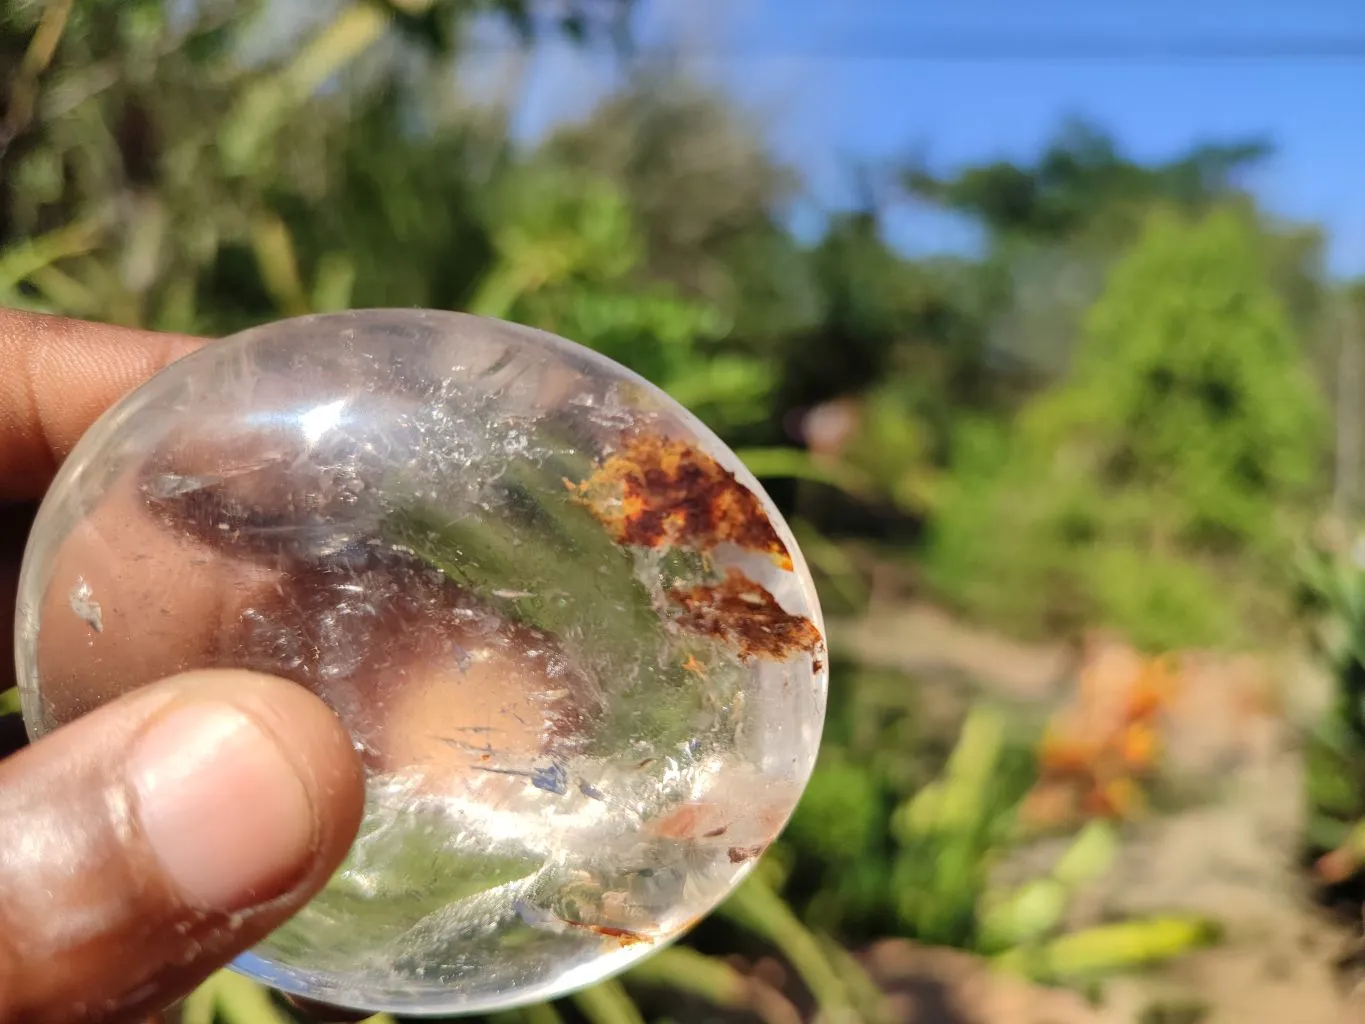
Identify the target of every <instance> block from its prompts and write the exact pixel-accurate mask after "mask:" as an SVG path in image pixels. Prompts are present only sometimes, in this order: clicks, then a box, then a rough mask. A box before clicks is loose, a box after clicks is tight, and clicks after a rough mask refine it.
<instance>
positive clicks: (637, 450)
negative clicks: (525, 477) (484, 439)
mask: <svg viewBox="0 0 1365 1024" xmlns="http://www.w3.org/2000/svg"><path fill="white" fill-rule="evenodd" d="M569 486H570V487H571V488H572V489H573V490H574V491H575V493H577V494H578V495H579V496H580V497H581V498H582V500H583V501H584V502H585V503H586V504H587V505H588V507H589V508H591V509H592V511H593V514H594V515H595V516H597V518H598V519H599V520H600V521H601V522H602V524H603V525H604V526H606V527H607V528H608V529H609V530H610V531H611V532H612V535H613V536H614V537H615V538H616V541H617V543H619V544H627V545H630V546H632V547H645V548H666V547H680V548H690V549H692V550H694V551H713V550H714V549H716V548H717V547H719V546H720V545H722V544H734V545H736V546H738V547H741V548H744V549H746V550H749V551H760V552H763V553H764V554H766V555H768V556H769V557H771V558H772V560H773V561H774V562H775V563H777V565H779V566H780V567H782V568H783V569H787V570H790V569H791V568H792V560H791V555H790V553H789V552H788V551H787V547H786V545H785V544H783V543H782V539H781V538H780V537H778V535H777V531H776V530H775V529H773V524H772V522H771V521H770V520H769V519H768V516H767V513H766V512H764V510H763V505H762V502H760V501H759V498H758V495H756V494H755V493H754V492H753V491H751V490H749V489H748V488H747V487H745V486H744V485H743V484H741V483H740V482H739V481H738V480H737V479H736V478H735V475H734V474H733V473H731V472H730V471H729V470H728V469H726V468H725V467H723V466H721V465H720V463H718V462H716V461H715V460H714V459H712V458H711V457H710V456H709V455H707V454H706V453H705V452H703V451H701V450H700V449H698V448H695V447H693V446H692V445H689V444H686V443H684V442H682V441H677V440H673V439H671V438H665V437H660V436H658V435H654V434H640V435H637V436H635V437H632V438H630V439H629V440H628V441H627V442H626V444H625V446H624V447H623V448H622V449H621V450H620V451H618V452H616V453H615V454H614V455H612V456H610V457H609V458H608V459H607V460H606V461H605V462H603V463H602V465H601V467H600V468H599V469H598V470H597V471H596V472H595V473H593V475H592V476H590V477H589V478H588V479H587V480H585V481H584V482H583V483H581V484H573V483H570V484H569Z"/></svg>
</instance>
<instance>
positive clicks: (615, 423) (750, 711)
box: [17, 310, 826, 1014]
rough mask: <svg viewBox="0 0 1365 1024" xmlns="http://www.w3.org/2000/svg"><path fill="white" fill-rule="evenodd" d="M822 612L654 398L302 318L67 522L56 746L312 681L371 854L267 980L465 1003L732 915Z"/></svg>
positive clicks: (560, 983)
mask: <svg viewBox="0 0 1365 1024" xmlns="http://www.w3.org/2000/svg"><path fill="white" fill-rule="evenodd" d="M822 630H823V625H822V623H821V619H820V612H819V608H818V606H817V603H816V597H815V593H814V590H813V587H812V584H811V580H810V576H809V573H808V572H807V570H806V568H805V566H804V564H803V562H802V559H801V555H800V552H799V551H798V550H797V548H796V546H795V544H794V542H793V540H792V537H791V535H790V533H789V531H788V529H787V527H786V525H785V524H784V523H783V521H782V519H781V517H780V516H779V514H778V513H777V511H776V510H775V509H774V507H773V505H772V503H771V501H770V500H769V499H768V498H767V497H766V496H765V495H764V494H763V492H762V490H761V489H760V487H759V485H758V483H757V482H756V481H755V480H754V479H753V478H752V476H751V475H750V474H749V473H748V472H747V471H746V470H745V469H744V468H743V466H742V465H740V463H739V462H738V460H737V459H736V458H735V456H734V455H733V453H731V452H730V451H729V450H728V449H727V448H726V447H725V446H724V445H723V444H722V443H721V442H720V441H719V440H718V439H717V438H716V437H715V436H714V435H713V434H712V433H711V432H710V431H708V430H707V429H706V428H705V427H704V426H703V425H702V424H701V423H700V422H698V421H697V420H696V419H695V418H694V417H692V416H691V415H690V414H689V413H688V412H686V411H685V410H684V409H682V408H681V407H680V406H679V405H678V404H677V403H675V402H674V401H672V400H671V399H670V398H668V397H667V396H666V395H664V394H663V393H662V392H661V391H659V390H658V389H656V388H654V387H653V386H652V385H650V384H648V383H647V382H645V381H644V380H642V379H640V378H639V377H637V376H635V375H633V374H632V373H630V372H629V371H627V370H625V369H623V368H622V367H620V366H618V365H616V364H615V363H613V362H611V361H609V360H607V359H604V358H602V357H600V356H598V355H595V354H594V353H592V352H590V351H588V350H587V349H584V348H582V347H580V346H578V345H575V344H572V343H570V342H567V341H564V340H563V339H560V338H557V337H554V336H552V335H548V334H544V333H541V332H537V331H532V330H528V329H526V328H522V327H518V326H514V325H511V324H506V323H501V322H498V321H492V320H484V319H479V318H475V317H471V316H464V315H458V314H453V313H438V312H429V311H414V310H404V311H397V310H393V311H387V310H379V311H363V312H355V313H346V314H339V315H329V316H317V317H305V318H302V319H296V320H286V321H283V322H280V323H275V324H271V325H268V326H265V327H261V328H257V329H255V330H250V331H247V332H245V333H242V334H239V335H236V336H234V337H231V338H228V339H226V340H223V341H218V342H213V343H210V344H208V345H207V346H205V347H204V348H202V349H201V350H199V351H197V352H195V353H194V354H192V355H190V356H188V357H187V358H185V359H183V360H181V361H179V362H177V363H175V364H174V365H173V366H171V367H170V368H168V369H167V370H165V371H163V372H162V373H160V374H159V375H157V376H156V377H155V378H154V379H153V380H151V381H150V382H149V383H147V384H146V385H144V386H143V387H142V388H140V389H139V390H138V391H136V392H135V393H133V394H132V395H131V396H129V397H128V398H127V399H125V400H124V401H123V402H122V403H121V404H119V405H118V406H117V407H116V408H114V409H113V410H111V411H110V412H109V413H108V414H106V415H105V416H104V417H103V418H102V419H101V420H100V421H99V422H98V423H97V424H96V425H95V426H94V427H93V428H92V429H91V430H90V431H89V433H88V434H87V436H86V437H85V438H84V439H83V440H82V441H81V443H80V444H79V445H78V446H77V448H76V450H75V451H74V452H73V453H72V455H71V457H70V459H69V460H68V461H67V462H66V464H65V466H64V467H63V468H62V471H61V473H60V475H59V477H58V479H57V482H56V483H55V484H54V485H53V487H52V490H51V492H50V493H49V495H48V498H47V500H46V502H45V503H44V505H43V508H42V510H41V512H40V514H39V517H38V521H37V523H36V525H35V527H34V530H33V534H32V538H31V541H30V545H29V550H28V554H27V557H26V561H25V564H24V569H23V576H22V580H21V584H20V596H19V615H18V622H17V637H18V665H19V678H20V683H21V687H22V695H23V706H24V715H25V719H26V721H27V723H28V727H29V729H30V732H31V734H32V735H34V736H35V737H36V736H40V735H42V734H44V733H46V732H48V731H49V730H51V729H53V728H56V727H58V726H60V725H62V724H63V723H64V722H68V721H71V720H72V719H74V718H76V717H78V716H80V715H82V714H84V713H85V712H88V711H90V710H92V709H94V708H96V707H98V706H99V705H101V704H103V703H105V702H107V701H110V700H112V699H114V698H116V697H118V696H119V695H120V694H123V693H126V692H128V691H129V690H132V689H135V688H137V687H138V686H141V685H144V684H146V683H147V682H149V681H152V680H156V679H159V678H162V677H165V676H168V675H171V674H173V673H177V672H182V671H185V670H188V669H198V668H210V667H236V668H248V669H254V670H259V671H263V672H270V673H274V674H276V675H280V676H284V677H286V678H288V679H291V680H293V681H295V682H297V683H298V684H299V685H300V686H305V687H307V688H308V689H309V690H311V691H312V692H314V693H316V694H317V695H318V696H319V697H321V698H322V699H323V700H324V701H326V702H327V703H328V704H329V705H330V706H331V707H332V708H333V709H334V710H335V711H336V713H337V714H338V715H339V716H340V717H341V719H342V720H343V721H344V722H345V724H346V727H347V728H348V730H349V732H350V734H351V736H352V737H353V740H354V743H355V747H356V750H357V751H358V752H359V754H360V756H361V757H362V758H363V759H364V762H365V765H366V769H367V787H368V788H367V807H366V815H365V820H364V823H363V825H362V828H361V832H360V835H359V837H358V839H357V841H356V843H355V846H354V848H353V849H352V851H351V853H350V856H349V858H348V859H347V861H346V862H345V864H344V865H343V867H342V868H341V870H340V871H339V872H338V873H337V875H336V876H335V878H334V879H333V880H332V881H331V883H330V884H329V886H328V887H327V888H326V889H325V890H324V891H323V892H322V893H321V894H320V895H319V896H318V897H317V898H316V899H315V900H314V901H313V902H312V903H311V904H310V905H309V906H308V907H307V908H306V909H305V910H304V911H303V912H302V913H301V914H299V915H298V917H297V918H296V919H294V920H293V921H291V922H290V923H289V924H288V925H287V926H285V927H284V928H282V929H281V930H280V931H278V932H277V933H275V934H274V935H272V936H271V937H270V938H269V940H268V941H266V942H265V943H263V944H262V945H261V946H259V947H258V948H257V949H256V950H254V951H253V952H252V953H251V954H249V955H248V956H246V957H244V958H243V959H241V960H240V961H239V962H238V964H237V967H238V969H240V970H241V971H243V972H245V973H246V974H248V975H250V976H252V977H255V978H257V979H260V980H262V981H264V982H267V983H269V984H271V985H273V986H275V987H277V988H279V989H282V990H284V991H287V992H290V993H293V994H296V995H299V996H303V997H307V998H311V999H316V1000H323V1001H327V1002H332V1003H335V1004H339V1005H344V1006H350V1007H357V1008H363V1009H371V1010H389V1011H393V1012H399V1013H406V1014H423V1013H426V1014H451V1013H472V1012H478V1011H484V1010H489V1009H493V1008H498V1007H504V1006H508V1005H514V1004H517V1003H523V1002H529V1001H532V1000H537V999H543V998H547V997H551V996H554V995H557V994H561V993H564V992H566V991H569V990H572V989H575V988H578V987H581V986H584V985H587V984H590V983H592V982H594V981H596V980H598V979H601V978H603V977H605V976H607V975H609V974H611V973H614V972H616V971H619V970H621V969H623V968H625V967H627V966H629V965H630V964H631V963H633V962H635V961H637V960H639V959H640V958H642V957H644V956H646V955H648V953H649V952H650V951H651V950H652V949H654V948H656V947H657V946H658V945H659V944H660V943H663V942H666V941H668V940H669V939H671V938H673V937H675V936H677V935H678V934H679V933H680V932H682V931H683V930H684V929H686V928H687V927H688V926H689V925H691V924H692V923H693V922H695V921H696V920H697V919H698V918H699V917H701V916H702V915H704V914H706V913H707V912H708V911H710V910H711V909H712V908H713V907H714V906H715V905H716V903H717V902H718V901H720V900H721V899H722V898H723V897H724V896H725V895H726V894H727V893H728V892H729V891H730V890H731V889H732V888H733V887H734V886H735V885H736V884H737V883H738V882H739V880H740V879H741V878H742V877H743V876H744V875H745V873H746V872H747V871H748V870H749V869H750V868H751V867H752V865H753V864H754V861H755V859H756V858H757V857H758V856H759V855H760V854H761V853H762V851H763V850H764V848H765V847H766V846H767V845H768V844H769V843H770V842H771V841H772V840H773V838H774V837H775V836H776V835H777V833H778V832H779V831H780V829H781V828H782V826H783V825H784V823H785V822H786V820H787V818H788V816H789V815H790V813H791V811H792V809H793V807H794V805H795V803H796V801H797V798H798V797H799V795H800V793H801V790H802V788H803V787H804V785H805V783H806V780H807V778H808V777H809V774H810V771H811V768H812V764H813V761H814V758H815V753H816V748H817V746H818V743H819V737H820V729H821V723H822V721H823V716H824V708H825V682H826V676H825V646H824V639H823V635H822Z"/></svg>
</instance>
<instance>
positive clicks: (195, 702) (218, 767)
mask: <svg viewBox="0 0 1365 1024" xmlns="http://www.w3.org/2000/svg"><path fill="white" fill-rule="evenodd" d="M158 689H163V690H164V691H168V692H171V693H173V694H174V696H173V697H172V698H171V699H169V700H166V701H165V703H164V704H162V706H160V707H159V708H158V709H157V710H156V711H155V712H154V713H153V714H151V715H150V716H149V717H148V719H147V721H146V723H145V725H144V726H143V728H142V729H141V731H140V732H139V734H138V736H137V737H136V738H135V739H134V741H133V743H132V746H131V747H130V754H129V759H128V778H129V784H130V788H131V791H132V792H133V793H134V798H135V800H136V803H137V807H136V814H137V817H138V820H139V822H140V825H141V828H142V833H143V836H144V838H145V839H146V841H147V843H148V845H149V846H150V847H151V848H152V849H153V851H154V852H155V854H156V855H157V858H158V860H159V861H160V862H161V865H162V867H163V869H164V870H165V872H166V874H167V877H168V878H170V879H171V880H172V882H173V884H174V885H175V886H176V887H177V889H178V891H179V893H180V895H181V897H182V898H183V899H184V901H185V903H186V904H187V905H189V906H196V907H198V908H200V909H203V910H217V911H237V910H242V909H246V908H249V907H254V906H258V905H260V904H262V903H264V902H268V901H270V900H274V899H280V898H282V899H284V900H286V901H287V902H289V903H291V904H297V903H298V902H299V901H300V900H302V899H303V898H306V897H307V896H308V895H311V894H312V893H313V892H315V891H316V890H317V889H318V888H320V887H321V886H322V885H323V884H325V882H326V880H327V879H328V878H329V877H330V876H331V873H332V872H333V870H334V869H335V868H336V866H337V864H338V863H339V862H340V861H341V859H342V858H343V857H344V856H345V855H346V851H347V850H348V848H349V847H350V844H351V841H352V840H353V838H354V836H355V832H356V829H357V827H358V826H359V821H360V813H361V810H362V808H363V803H364V798H363V776H362V773H361V770H360V767H359V763H358V760H357V757H356V754H355V751H354V750H353V749H352V747H351V743H350V739H349V737H348V736H347V734H346V731H345V729H344V728H343V727H342V725H341V723H340V721H339V720H338V719H337V717H336V716H335V715H334V714H333V713H332V712H331V711H330V709H328V708H327V707H326V706H325V705H324V704H323V703H322V702H321V701H320V700H318V699H317V698H316V697H314V696H313V695H312V694H311V693H309V692H308V691H307V690H305V689H303V688H302V687H300V686H297V685H295V684H292V683H289V682H286V681H284V680H281V679H276V678H273V677H270V676H262V675H257V674H254V673H248V672H239V671H230V670H225V671H208V672H194V673H189V674H187V675H183V676H178V677H175V678H173V679H169V680H166V681H165V682H164V683H162V684H160V685H159V687H158Z"/></svg>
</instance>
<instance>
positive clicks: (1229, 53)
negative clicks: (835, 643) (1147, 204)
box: [475, 33, 1365, 63]
mask: <svg viewBox="0 0 1365 1024" xmlns="http://www.w3.org/2000/svg"><path fill="white" fill-rule="evenodd" d="M475 49H477V50H478V51H480V52H489V51H492V52H501V51H513V50H515V49H516V47H515V46H511V45H499V44H496V43H493V44H490V45H477V44H476V45H475ZM628 50H629V51H630V52H631V53H632V54H634V55H635V56H640V57H644V56H660V57H672V58H728V59H746V58H755V59H764V58H766V59H787V58H795V57H805V58H814V59H821V60H894V61H924V62H928V63H932V62H954V63H971V62H995V61H999V62H1009V63H1046V62H1055V61H1122V62H1134V63H1143V62H1152V63H1165V62H1170V63H1235V62H1246V63H1256V62H1277V61H1332V62H1344V63H1356V62H1359V61H1362V60H1365V37H1351V36H1305V37H1299V38H1295V39H1284V38H1275V39H1269V38H1263V39H1258V38H1254V37H1246V38H1241V39H1235V38H1227V37H1223V38H1219V37H1213V36H1207V37H1184V38H1164V39H1163V38H1154V37H1145V38H1143V37H1138V38H1124V37H1117V36H1067V37H1061V38H1051V39H1041V38H1039V39H1030V38H1027V37H1020V36H1017V35H1013V36H1012V35H1003V34H983V33H972V34H942V33H917V34H915V35H914V36H906V35H904V34H903V33H892V34H890V35H885V34H883V35H878V36H875V37H865V38H843V39H841V38H838V37H825V38H823V39H820V40H818V41H816V42H814V43H811V44H809V45H793V44H788V43H784V42H778V41H774V42H768V41H766V40H749V41H735V42H716V43H708V44H704V45H696V44H688V45H670V44H662V45H656V44H642V45H641V44H637V45H633V46H628Z"/></svg>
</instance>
